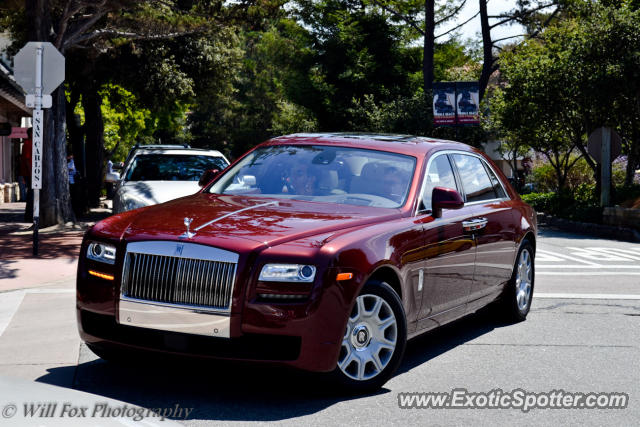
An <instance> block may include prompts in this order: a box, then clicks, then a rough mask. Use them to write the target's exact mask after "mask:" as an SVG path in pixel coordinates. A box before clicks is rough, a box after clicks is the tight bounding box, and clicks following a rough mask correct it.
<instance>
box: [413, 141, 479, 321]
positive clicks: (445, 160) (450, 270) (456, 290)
mask: <svg viewBox="0 0 640 427" xmlns="http://www.w3.org/2000/svg"><path fill="white" fill-rule="evenodd" d="M433 156H434V157H432V158H431V160H430V161H429V165H428V166H427V173H426V175H425V181H424V184H423V192H422V196H421V206H420V207H419V209H420V211H423V210H425V211H430V210H431V194H432V192H433V189H434V188H435V187H444V188H452V189H454V190H458V191H460V188H459V184H458V183H457V182H456V178H455V173H454V169H453V167H452V165H451V162H450V159H449V155H448V154H447V153H436V154H434V155H433ZM472 216H473V209H472V208H471V207H463V208H461V209H458V210H448V209H445V210H443V212H442V216H441V217H440V218H434V217H433V216H432V217H431V221H429V222H426V223H425V224H424V226H423V235H424V247H423V253H424V258H425V260H426V262H425V268H424V269H423V273H422V274H423V277H422V280H421V281H420V282H421V283H422V307H421V313H420V314H421V321H420V322H419V324H418V328H421V329H425V328H431V327H435V326H437V325H439V324H442V323H446V322H448V321H450V320H453V319H455V318H457V317H460V316H462V315H464V313H465V312H466V302H467V300H468V298H469V293H470V291H471V286H472V284H473V272H474V262H475V244H474V242H473V239H472V238H471V235H470V234H469V233H467V232H465V231H464V229H463V224H464V223H465V222H466V221H469V220H471V219H472Z"/></svg>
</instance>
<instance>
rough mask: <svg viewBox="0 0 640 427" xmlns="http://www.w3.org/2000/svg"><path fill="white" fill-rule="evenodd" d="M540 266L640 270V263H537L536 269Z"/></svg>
mask: <svg viewBox="0 0 640 427" xmlns="http://www.w3.org/2000/svg"><path fill="white" fill-rule="evenodd" d="M539 268H581V269H592V270H595V269H600V270H606V269H636V270H639V271H640V265H607V264H603V265H578V264H536V270H537V269H539Z"/></svg>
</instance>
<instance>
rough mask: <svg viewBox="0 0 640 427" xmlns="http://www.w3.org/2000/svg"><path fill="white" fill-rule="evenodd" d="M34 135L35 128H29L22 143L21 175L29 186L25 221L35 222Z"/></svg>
mask: <svg viewBox="0 0 640 427" xmlns="http://www.w3.org/2000/svg"><path fill="white" fill-rule="evenodd" d="M32 136H33V129H32V128H29V129H27V139H25V140H24V142H23V143H22V153H20V176H21V177H22V179H23V180H24V184H25V186H26V187H27V205H26V207H25V210H24V222H33V188H31V161H32V160H31V157H32V150H33V140H32Z"/></svg>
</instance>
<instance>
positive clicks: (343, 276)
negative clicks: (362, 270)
mask: <svg viewBox="0 0 640 427" xmlns="http://www.w3.org/2000/svg"><path fill="white" fill-rule="evenodd" d="M352 278H353V273H338V275H337V276H336V280H337V281H338V282H340V281H343V280H350V279H352Z"/></svg>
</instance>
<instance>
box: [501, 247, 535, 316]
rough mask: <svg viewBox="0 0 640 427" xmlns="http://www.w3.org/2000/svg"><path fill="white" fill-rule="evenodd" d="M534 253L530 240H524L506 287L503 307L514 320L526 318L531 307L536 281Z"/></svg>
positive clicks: (506, 313)
mask: <svg viewBox="0 0 640 427" xmlns="http://www.w3.org/2000/svg"><path fill="white" fill-rule="evenodd" d="M534 253H535V252H534V250H533V245H532V244H531V243H530V242H529V241H528V240H525V241H524V242H522V245H520V250H519V251H518V257H517V258H516V263H515V266H514V268H513V274H512V276H511V280H510V281H509V283H508V284H507V287H506V288H505V292H504V295H503V301H502V302H503V308H504V311H505V315H506V317H507V318H508V319H509V320H511V321H514V322H521V321H523V320H525V319H526V318H527V314H529V310H530V309H531V301H532V300H533V287H534V281H535V268H534Z"/></svg>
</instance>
